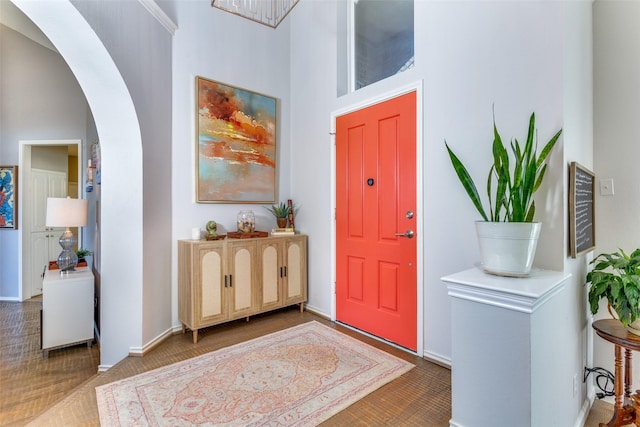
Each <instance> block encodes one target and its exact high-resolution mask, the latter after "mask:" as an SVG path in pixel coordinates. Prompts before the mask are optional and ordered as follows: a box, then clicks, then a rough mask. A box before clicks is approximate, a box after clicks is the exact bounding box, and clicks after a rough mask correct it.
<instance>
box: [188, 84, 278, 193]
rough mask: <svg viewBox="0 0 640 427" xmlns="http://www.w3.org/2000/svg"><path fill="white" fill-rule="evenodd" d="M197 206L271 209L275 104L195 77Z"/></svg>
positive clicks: (263, 97) (254, 95) (274, 187)
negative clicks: (260, 205)
mask: <svg viewBox="0 0 640 427" xmlns="http://www.w3.org/2000/svg"><path fill="white" fill-rule="evenodd" d="M196 105H197V113H196V116H197V123H196V129H197V147H196V201H197V202H198V203H274V202H275V200H276V177H277V175H276V172H277V171H276V157H277V144H276V135H277V120H276V99H275V98H272V97H270V96H267V95H262V94H259V93H256V92H252V91H249V90H246V89H240V88H237V87H234V86H230V85H227V84H224V83H220V82H216V81H214V80H209V79H205V78H203V77H196Z"/></svg>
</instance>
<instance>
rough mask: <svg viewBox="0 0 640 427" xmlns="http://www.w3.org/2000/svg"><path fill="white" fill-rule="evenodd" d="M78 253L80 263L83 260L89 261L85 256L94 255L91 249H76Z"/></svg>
mask: <svg viewBox="0 0 640 427" xmlns="http://www.w3.org/2000/svg"><path fill="white" fill-rule="evenodd" d="M76 255H77V256H78V264H79V263H81V262H87V260H86V259H85V258H86V257H88V256H91V255H93V252H91V251H90V250H89V249H84V248H81V249H78V250H77V251H76Z"/></svg>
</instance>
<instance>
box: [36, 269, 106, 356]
mask: <svg viewBox="0 0 640 427" xmlns="http://www.w3.org/2000/svg"><path fill="white" fill-rule="evenodd" d="M93 309H94V278H93V273H91V270H89V269H88V268H87V267H82V268H78V269H77V270H76V271H72V272H69V273H64V274H60V270H46V271H45V274H44V278H43V280H42V350H43V353H44V357H45V358H46V357H48V356H49V351H50V350H55V349H58V348H62V347H67V346H70V345H74V344H79V343H82V342H86V343H87V347H91V344H92V342H93V338H94V329H93V323H94V320H93Z"/></svg>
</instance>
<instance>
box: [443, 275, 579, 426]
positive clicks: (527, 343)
mask: <svg viewBox="0 0 640 427" xmlns="http://www.w3.org/2000/svg"><path fill="white" fill-rule="evenodd" d="M569 277H570V275H569V274H566V273H561V272H557V271H545V270H533V271H532V272H531V274H530V276H529V277H527V278H510V277H500V276H494V275H490V274H486V273H484V272H483V271H482V270H481V269H479V268H472V269H469V270H465V271H462V272H460V273H456V274H452V275H450V276H446V277H443V278H442V280H443V281H444V282H446V283H447V288H448V293H449V296H450V297H451V317H452V318H451V334H452V337H451V388H452V392H451V401H452V417H451V421H450V426H451V427H472V426H516V425H517V426H542V425H553V422H550V421H552V419H551V418H549V416H552V412H553V411H551V410H550V408H553V406H554V402H553V400H554V396H553V393H549V387H551V385H552V384H554V379H555V378H556V377H557V376H558V374H559V373H558V372H556V368H554V363H553V362H554V357H555V355H557V351H558V346H559V345H561V344H562V343H559V342H558V336H559V335H558V334H557V333H556V331H557V330H558V327H559V325H560V323H559V322H562V321H563V320H562V316H563V313H564V312H565V310H563V307H562V304H563V302H562V301H561V300H562V298H560V297H559V296H560V295H561V294H562V292H563V290H564V288H565V282H566V280H567V279H568V278H569Z"/></svg>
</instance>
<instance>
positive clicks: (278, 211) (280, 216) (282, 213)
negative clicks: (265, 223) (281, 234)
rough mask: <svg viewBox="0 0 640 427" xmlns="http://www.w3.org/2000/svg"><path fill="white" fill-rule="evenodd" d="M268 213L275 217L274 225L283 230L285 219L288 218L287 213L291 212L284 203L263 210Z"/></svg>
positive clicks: (285, 224) (285, 223)
mask: <svg viewBox="0 0 640 427" xmlns="http://www.w3.org/2000/svg"><path fill="white" fill-rule="evenodd" d="M265 209H267V210H268V211H269V212H271V213H272V214H273V216H275V217H276V223H277V224H278V228H285V227H286V226H287V219H288V217H289V212H290V211H291V209H292V208H291V207H290V206H289V205H287V204H286V203H284V202H280V203H279V204H277V205H272V206H271V207H269V208H265Z"/></svg>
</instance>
